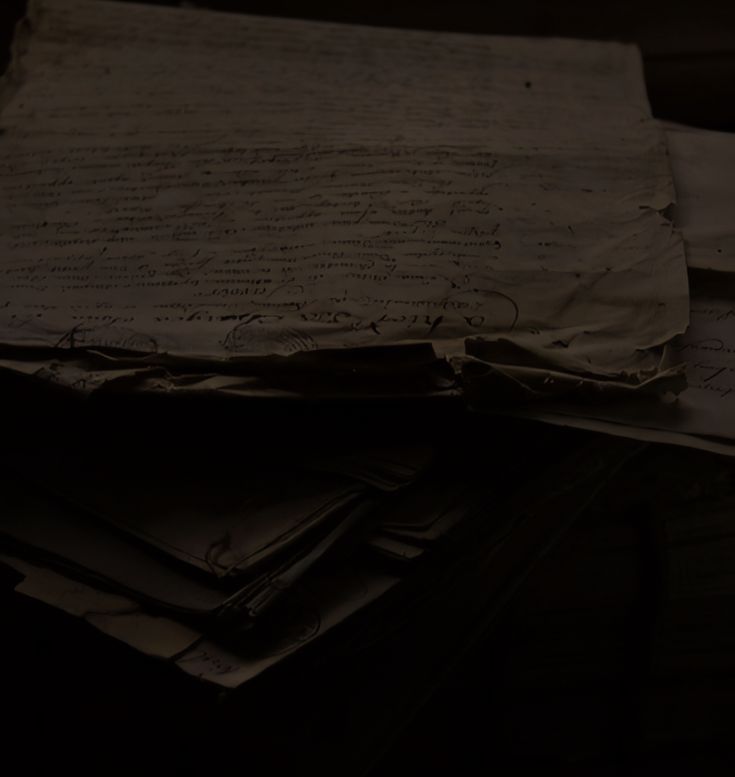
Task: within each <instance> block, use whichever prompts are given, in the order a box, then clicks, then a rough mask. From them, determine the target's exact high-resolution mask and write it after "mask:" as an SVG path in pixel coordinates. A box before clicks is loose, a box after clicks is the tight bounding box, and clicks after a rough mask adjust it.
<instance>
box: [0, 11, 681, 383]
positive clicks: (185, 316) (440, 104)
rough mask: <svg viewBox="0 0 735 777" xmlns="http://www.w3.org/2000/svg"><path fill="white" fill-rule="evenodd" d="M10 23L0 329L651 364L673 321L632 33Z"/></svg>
mask: <svg viewBox="0 0 735 777" xmlns="http://www.w3.org/2000/svg"><path fill="white" fill-rule="evenodd" d="M15 48H16V56H15V60H14V63H13V66H12V68H11V72H10V76H9V77H8V78H7V79H6V83H5V91H4V95H5V98H4V103H5V104H4V108H3V110H2V113H1V114H0V128H1V129H2V135H1V136H0V175H2V179H3V186H2V188H1V189H0V277H1V278H2V284H1V285H0V344H3V345H5V346H23V347H56V348H69V349H77V348H82V349H98V350H99V349H103V350H105V349H122V350H123V351H126V352H132V353H143V354H156V355H162V354H167V355H173V356H175V357H182V358H194V357H196V358H204V359H212V360H222V359H232V358H244V357H261V356H270V355H288V354H293V353H296V352H302V351H317V350H320V349H325V348H326V349H331V348H353V347H363V346H375V345H398V344H407V343H417V342H429V343H431V344H432V345H433V347H434V349H435V352H436V353H437V354H438V355H440V356H450V357H451V356H454V357H461V356H463V354H465V351H466V347H465V346H466V343H467V341H468V340H469V339H473V340H475V341H477V340H479V341H481V342H482V341H487V342H492V341H493V340H495V339H497V338H503V340H510V341H511V342H513V343H514V344H516V345H517V346H519V347H521V348H523V349H526V350H528V351H529V352H533V353H535V354H541V356H542V358H543V359H545V360H547V361H548V362H549V363H550V364H553V365H555V366H556V367H557V368H558V369H562V370H563V369H567V370H572V371H584V372H585V373H586V374H589V375H596V376H603V377H609V376H611V375H613V376H615V375H619V374H622V373H625V374H627V375H631V374H637V372H638V371H642V370H648V377H650V370H651V369H654V370H655V366H654V365H655V364H657V363H658V362H657V360H658V356H656V355H651V353H650V351H651V349H655V348H656V347H657V346H660V345H661V344H663V343H666V342H667V341H669V340H670V339H671V338H672V337H673V336H675V335H676V334H678V333H681V332H682V331H683V330H684V329H685V327H686V324H687V319H688V289H687V279H686V268H685V260H684V254H683V248H682V244H681V240H680V238H679V236H678V235H677V233H676V232H675V231H674V229H673V227H672V225H671V223H670V222H669V221H668V220H667V219H666V218H665V217H664V215H662V212H663V211H664V210H665V209H666V208H667V206H669V204H670V203H671V202H672V201H673V199H674V195H673V188H672V182H671V175H670V171H669V167H668V161H667V158H666V151H665V143H664V140H663V135H662V132H661V130H660V128H659V127H658V126H657V124H656V123H655V122H653V121H652V119H651V117H650V111H649V107H648V103H647V98H646V94H645V88H644V85H643V78H642V72H641V66H640V61H639V55H638V53H637V51H636V50H635V49H634V48H632V47H629V46H623V45H619V44H612V43H595V42H589V41H566V40H556V39H548V40H541V39H535V40H534V39H523V38H499V37H484V36H482V37H481V36H473V35H463V34H445V33H432V32H415V31H405V30H400V31H399V30H386V29H373V28H369V27H353V26H348V25H341V24H330V23H313V22H303V21H297V20H283V19H270V18H261V17H247V16H234V15H226V14H220V13H215V12H203V11H197V10H191V9H189V10H171V9H162V8H148V7H143V6H135V5H130V4H125V5H124V6H123V5H117V4H116V3H114V2H91V1H90V0H43V2H37V3H35V4H33V5H32V10H31V12H30V14H29V18H28V21H27V23H26V25H25V26H24V27H23V28H22V30H21V31H20V32H19V35H18V39H17V41H16V47H15ZM110 352H114V351H110Z"/></svg>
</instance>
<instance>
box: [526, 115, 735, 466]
mask: <svg viewBox="0 0 735 777" xmlns="http://www.w3.org/2000/svg"><path fill="white" fill-rule="evenodd" d="M668 137H669V139H670V141H671V145H670V149H671V157H672V167H673V169H674V171H675V174H676V177H675V183H676V189H677V195H678V196H677V202H678V205H677V218H678V219H681V221H682V225H681V226H682V231H683V234H684V239H685V241H686V245H687V261H688V262H689V264H690V266H691V267H692V268H693V269H694V270H697V269H699V270H702V269H704V270H714V271H717V272H719V273H721V275H720V276H719V278H717V279H716V280H712V279H708V280H705V279H700V280H698V281H695V283H694V284H693V289H692V298H691V326H690V328H689V330H688V331H687V332H686V334H685V335H683V336H682V337H681V338H678V340H677V341H676V343H675V346H674V347H675V349H676V351H678V353H679V354H680V355H681V357H682V358H683V359H684V361H685V362H686V365H687V378H688V384H689V385H688V388H687V389H686V391H684V392H683V393H682V394H680V395H679V396H678V397H677V398H676V400H675V401H672V402H669V403H661V402H654V401H650V400H646V399H643V398H639V399H636V400H633V401H628V402H622V403H615V404H610V405H608V406H598V407H594V408H592V407H590V406H589V405H587V406H583V405H580V404H578V403H564V404H562V403H557V404H556V405H555V406H554V407H551V406H548V405H547V406H546V407H544V408H542V409H539V408H537V409H531V410H529V411H528V413H527V415H529V416H533V417H536V418H541V419H543V420H547V421H550V422H552V423H559V424H563V425H565V426H577V427H582V428H586V429H590V430H593V431H602V432H608V433H612V434H619V435H622V436H627V437H634V438H639V439H645V440H650V441H659V442H670V443H675V444H679V445H687V446H690V447H695V448H701V449H704V450H709V451H713V452H715V453H722V454H727V455H735V224H734V223H733V219H732V203H733V198H734V197H735V184H734V183H733V182H734V181H735V135H732V134H727V133H713V132H708V131H697V130H693V129H691V128H683V127H682V128H674V129H670V130H669V131H668ZM695 160H696V164H695ZM715 171H716V172H715ZM715 260H716V261H715Z"/></svg>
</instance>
